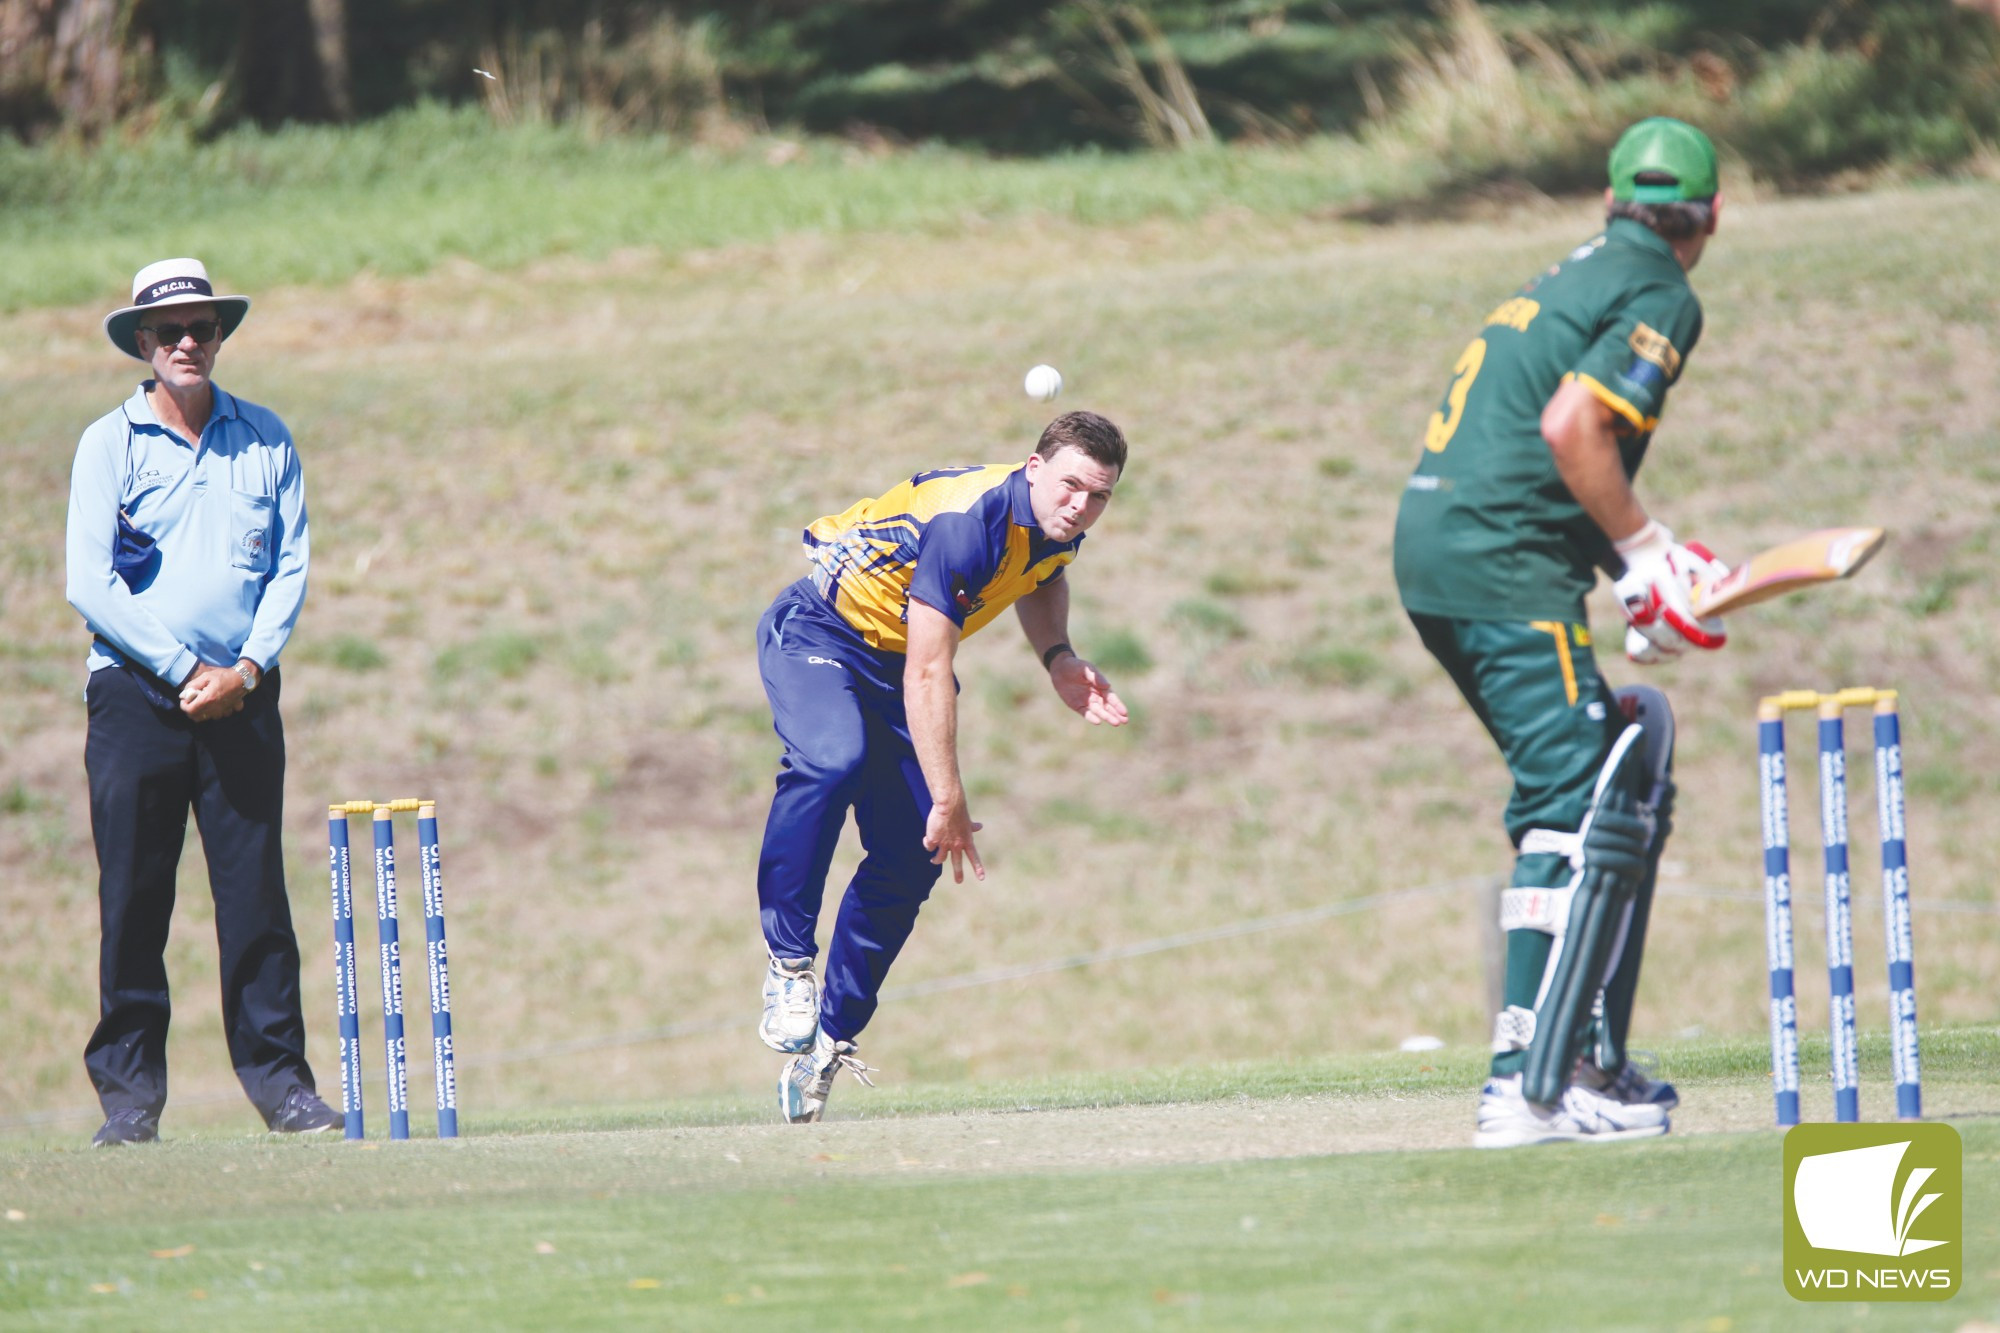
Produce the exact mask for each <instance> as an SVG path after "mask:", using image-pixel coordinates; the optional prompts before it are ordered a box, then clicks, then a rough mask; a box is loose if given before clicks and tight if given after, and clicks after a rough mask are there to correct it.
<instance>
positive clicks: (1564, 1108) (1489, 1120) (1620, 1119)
mask: <svg viewBox="0 0 2000 1333" xmlns="http://www.w3.org/2000/svg"><path fill="white" fill-rule="evenodd" d="M1666 1132H1667V1113H1666V1112H1665V1111H1664V1110H1662V1109H1661V1108H1660V1107H1657V1106H1648V1105H1639V1106H1628V1105H1626V1104H1625V1103H1623V1102H1619V1101H1613V1100H1612V1099H1611V1098H1609V1097H1607V1096H1605V1095H1604V1094H1603V1093H1601V1092H1598V1091H1597V1090H1596V1089H1594V1088H1586V1087H1584V1086H1583V1085H1582V1084H1580V1083H1573V1084H1571V1085H1570V1086H1569V1087H1567V1088H1565V1089H1563V1095H1562V1098H1561V1100H1560V1101H1558V1102H1557V1103H1556V1104H1555V1105H1554V1106H1541V1105H1537V1104H1536V1103H1534V1102H1531V1101H1529V1100H1528V1099H1527V1098H1525V1097H1523V1096H1522V1095H1521V1076H1520V1075H1519V1074H1514V1075H1511V1076H1509V1077H1507V1078H1494V1079H1488V1080H1487V1082H1486V1086H1485V1087H1484V1088H1481V1089H1480V1091H1479V1127H1478V1129H1477V1130H1476V1131H1475V1132H1474V1133H1473V1136H1472V1146H1473V1147H1475V1148H1519V1147H1525V1146H1526V1145H1528V1144H1533V1143H1610V1142H1612V1141H1614V1140H1621V1141H1622V1140H1625V1139H1650V1138H1657V1137H1658V1136H1660V1135H1661V1134H1664V1133H1666Z"/></svg>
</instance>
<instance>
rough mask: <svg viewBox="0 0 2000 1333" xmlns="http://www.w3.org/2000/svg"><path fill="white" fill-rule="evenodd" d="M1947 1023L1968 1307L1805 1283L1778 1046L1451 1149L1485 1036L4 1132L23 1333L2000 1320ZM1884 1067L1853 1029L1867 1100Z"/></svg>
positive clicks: (1971, 1099) (1787, 1324)
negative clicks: (160, 1130) (348, 1120)
mask: <svg viewBox="0 0 2000 1333" xmlns="http://www.w3.org/2000/svg"><path fill="white" fill-rule="evenodd" d="M1925 1036H1926V1052H1925V1055H1926V1069H1925V1075H1926V1083H1925V1094H1926V1098H1927V1105H1926V1109H1927V1111H1928V1112H1929V1113H1930V1114H1931V1115H1932V1116H1933V1117H1937V1118H1946V1119H1950V1120H1952V1121H1953V1122H1954V1123H1956V1124H1957V1126H1958V1128H1959V1130H1960V1132H1961V1134H1962V1135H1963V1138H1964V1142H1965V1149H1966V1160H1967V1163H1968V1170H1967V1171H1966V1177H1965V1178H1966V1192H1967V1197H1966V1199H1965V1200H1964V1214H1965V1222H1966V1244H1967V1258H1966V1262H1965V1265H1964V1272H1965V1287H1966V1289H1965V1290H1964V1291H1963V1292H1961V1293H1960V1294H1959V1295H1958V1296H1957V1297H1955V1298H1954V1299H1953V1300H1952V1301H1951V1302H1950V1303H1949V1304H1948V1305H1944V1306H1937V1305H1926V1306H1878V1307H1863V1306H1859V1305H1842V1306H1821V1307H1812V1308H1808V1307H1804V1306H1800V1305H1798V1304H1796V1303H1794V1302H1793V1301H1792V1300H1791V1298H1790V1297H1789V1296H1787V1295H1786V1294H1785V1292H1784V1289H1783V1286H1782V1280H1781V1273H1780V1266H1779V1245H1780V1233H1779V1184H1778V1182H1779V1169H1780V1166H1779V1163H1780V1143H1781V1138H1780V1136H1779V1134H1778V1133H1777V1132H1776V1131H1775V1130H1773V1129H1771V1128H1770V1117H1771V1106H1770V1098H1769V1087H1768V1078H1767V1077H1766V1076H1765V1075H1764V1074H1763V1073H1762V1072H1761V1071H1762V1056H1763V1051H1762V1049H1761V1047H1760V1046H1759V1045H1758V1044H1756V1043H1754V1042H1752V1043H1718V1042H1706V1043H1701V1044H1694V1045H1687V1046H1682V1047H1675V1048H1671V1049H1669V1050H1668V1051H1666V1052H1664V1053H1663V1056H1662V1061H1663V1063H1662V1067H1661V1070H1660V1072H1661V1074H1662V1075H1664V1076H1669V1077H1672V1078H1673V1079H1674V1080H1675V1081H1676V1082H1677V1083H1678V1085H1679V1086H1680V1088H1681V1090H1682V1094H1683V1105H1682V1109H1681V1110H1680V1112H1678V1113H1677V1115H1676V1117H1675V1119H1676V1127H1675V1133H1674V1134H1673V1135H1672V1136H1671V1137H1669V1138H1666V1139H1661V1140H1654V1141H1649V1142H1643V1143H1634V1144H1624V1145H1616V1146H1579V1147H1568V1146H1565V1147H1555V1148H1540V1149H1530V1150H1515V1151H1509V1152H1500V1153H1482V1152H1474V1151H1471V1150H1469V1149H1467V1148H1465V1147H1464V1146H1463V1145H1464V1144H1465V1143H1466V1141H1467V1139H1468V1137H1469V1129H1470V1123H1471V1111H1472V1104H1473V1096H1474V1091H1475V1089H1476V1087H1477V1085H1478V1081H1479V1079H1480V1076H1481V1066H1482V1064H1483V1057H1482V1056H1481V1055H1480V1054H1479V1053H1478V1052H1476V1051H1470V1050H1463V1049H1459V1050H1451V1051H1443V1052H1436V1053H1431V1054H1426V1055H1421V1056H1418V1055H1404V1056H1376V1057H1362V1058H1355V1057H1347V1058H1341V1059H1337V1060H1324V1061H1309V1062H1298V1061H1293V1062H1285V1063H1269V1064H1257V1065H1244V1066H1228V1067H1206V1068H1192V1069H1181V1070H1170V1071H1153V1072H1147V1073H1138V1074H1131V1073H1128V1074H1120V1075H1114V1076H1105V1077H1100V1078H1096V1079H1088V1078H1082V1077H1078V1076H1068V1077H1064V1078H1061V1079H1051V1080H1042V1081H1037V1082H1017V1083H1004V1084H1003V1083H992V1084H980V1085H950V1086H940V1085H932V1086H922V1087H916V1088H901V1089H899V1088H896V1087H894V1086H891V1087H888V1088H885V1089H883V1090H881V1091H879V1092H874V1093H871V1092H869V1091H867V1090H866V1089H863V1088H861V1087H859V1086H858V1085H856V1084H853V1083H851V1082H843V1083H842V1084H841V1085H840V1086H839V1087H838V1088H837V1090H836V1094H835V1100H834V1102H833V1103H832V1106H831V1114H832V1115H833V1116H834V1118H833V1119H830V1120H828V1121H827V1122H825V1123H822V1124H820V1125H815V1126H800V1127H793V1126H786V1125H780V1124H772V1123H769V1122H768V1120H767V1119H766V1117H767V1116H768V1115H769V1114H770V1110H769V1108H768V1107H766V1106H765V1105H763V1104H762V1103H761V1102H751V1101H748V1100H745V1099H706V1100H702V1101H690V1102H685V1103H678V1104H669V1105H666V1106H659V1107H627V1108H620V1109H602V1108H596V1109H587V1110H579V1111H575V1112H568V1113H554V1114H549V1115H544V1116H541V1117H539V1118H533V1119H531V1118H526V1117H516V1118H512V1119H504V1120H481V1119H480V1118H478V1117H477V1116H476V1115H475V1114H468V1127H469V1129H470V1133H469V1134H468V1136H467V1137H465V1138H462V1139H459V1140H456V1141H453V1142H442V1143H441V1142H437V1141H435V1140H429V1141H427V1140H423V1139H419V1140H416V1141H413V1142H410V1143H399V1144H389V1143H383V1142H379V1141H374V1140H371V1141H369V1142H367V1143H365V1144H350V1143H343V1142H341V1141H339V1140H337V1139H325V1138H322V1139H317V1140H307V1141H297V1140H286V1141H278V1140H274V1139H270V1138H266V1137H252V1136H248V1135H242V1134H228V1133H220V1132H213V1131H209V1132H197V1133H192V1134H179V1135H176V1134H174V1133H173V1129H172V1123H171V1121H170V1122H169V1126H168V1128H169V1139H168V1141H166V1142H164V1143H162V1144H160V1145H158V1146H154V1147H148V1148H141V1149H125V1150H120V1151H117V1152H115V1153H113V1152H103V1153H97V1152H90V1151H87V1150H84V1149H82V1148H81V1147H80V1140H78V1139H76V1138H75V1137H74V1136H69V1137H65V1138H64V1139H62V1140H61V1141H60V1142H61V1145H62V1146H56V1141H55V1140H48V1141H39V1142H38V1141H33V1140H29V1139H24V1138H21V1137H18V1136H16V1137H15V1138H13V1139H12V1140H10V1141H7V1142H6V1143H5V1146H0V1206H4V1209H5V1217H6V1220H5V1221H4V1222H0V1228H4V1229H0V1323H4V1324H6V1325H8V1326H9V1327H55V1326H61V1327H121V1328H122V1327H133V1326H135V1325H136V1326H144V1327H148V1328H158V1329H172V1328H192V1327H201V1328H209V1329H212V1328H217V1327H253V1326H254V1327H260V1328H261V1327H270V1326H272V1325H273V1324H281V1325H295V1326H305V1327H331V1326H334V1325H341V1326H348V1327H356V1328H371V1327H392V1326H396V1325H408V1324H410V1323H412V1322H413V1321H415V1320H418V1319H421V1320H422V1321H423V1323H424V1324H425V1325H426V1326H427V1327H439V1328H444V1327H468V1328H480V1327H500V1326H505V1327H535V1328H588V1327H635V1326H650V1327H669V1326H670V1327H674V1328H705V1327H745V1326H754V1327H778V1326H781V1325H783V1324H787V1323H790V1322H791V1321H801V1322H802V1323H804V1324H809V1325H811V1326H813V1327H824V1328H840V1327H860V1326H866V1327H869V1328H884V1327H951V1328H1044V1327H1045V1328H1065V1327H1069V1328H1131V1327H1145V1328H1157V1327H1168V1328H1175V1327H1205V1328H1232V1329H1235V1328H1254V1327H1264V1328H1301V1327H1329V1328H1331V1327H1339V1328H1480V1327H1489V1328H1517V1327H1527V1326H1537V1327H1564V1326H1572V1325H1588V1326H1590V1327H1593V1328H1603V1329H1615V1328H1634V1329H1641V1328H1643V1329H1660V1328H1687V1329H1707V1330H1720V1329H1731V1330H1738V1329H1754V1328H1799V1327H1811V1328H1815V1329H1818V1328H1844V1327H1850V1326H1851V1327H1864V1328H1870V1329H1874V1328H1903V1327H1911V1328H1938V1327H1945V1328H1959V1327H1973V1328H1977V1327H1980V1324H1979V1323H1978V1320H1980V1319H1982V1318H1986V1319H1991V1318H1992V1317H1993V1316H1994V1314H1995V1312H1996V1310H2000V1267H1996V1265H1995V1263H1994V1261H1993V1256H1994V1255H1995V1254H2000V1190H1996V1176H1995V1174H1994V1173H1993V1172H1992V1171H1991V1170H1986V1169H1980V1168H1979V1167H1978V1166H1977V1165H1976V1164H1978V1163H1990V1162H1992V1161H1993V1160H1994V1159H1995V1157H1996V1155H2000V1119H1996V1118H1995V1116H1996V1113H2000V1078H1996V1076H1995V1073H1994V1070H1995V1068H1996V1056H2000V1036H1996V1034H1995V1033H1994V1032H1992V1031H1991V1030H1989V1029H1977V1030H1951V1029H1940V1030H1935V1031H1932V1032H1928V1033H1926V1034H1925ZM1805 1058H1806V1060H1807V1061H1808V1062H1809V1063H1808V1066H1807V1068H1808V1069H1809V1070H1811V1071H1814V1072H1818V1071H1819V1070H1823V1068H1824V1050H1823V1048H1821V1049H1810V1048H1809V1049H1808V1050H1807V1051H1806V1052H1805ZM1813 1062H1817V1063H1813ZM1886 1063H1887V1060H1886V1045H1885V1043H1884V1042H1882V1041H1880V1040H1877V1041H1875V1042H1873V1043H1871V1044H1868V1045H1867V1046H1865V1047H1864V1059H1863V1092H1864V1099H1865V1100H1864V1114H1868V1115H1871V1116H1874V1115H1880V1114H1882V1113H1883V1110H1884V1107H1883V1101H1884V1100H1885V1097H1886V1074H1887V1070H1886ZM1823 1082H1824V1077H1823V1075H1821V1077H1820V1078H1819V1080H1818V1082H1817V1083H1814V1084H1813V1086H1812V1087H1811V1088H1810V1089H1809V1092H1808V1114H1809V1115H1813V1116H1820V1115H1824V1114H1825V1113H1826V1108H1825V1107H1824V1106H1823V1105H1821V1104H1820V1103H1822V1102H1825V1101H1826V1100H1827V1096H1826V1093H1825V1089H1824V1088H1822V1087H1820V1086H1818V1083H1823ZM377 1128H378V1129H379V1126H378V1127H377ZM1611 1273H1615V1274H1616V1275H1617V1277H1616V1279H1615V1283H1614V1285H1613V1286H1612V1287H1611V1289H1609V1290H1608V1291H1607V1289H1606V1287H1605V1285H1604V1283H1605V1281H1606V1278H1605V1276H1604V1275H1606V1274H1611Z"/></svg>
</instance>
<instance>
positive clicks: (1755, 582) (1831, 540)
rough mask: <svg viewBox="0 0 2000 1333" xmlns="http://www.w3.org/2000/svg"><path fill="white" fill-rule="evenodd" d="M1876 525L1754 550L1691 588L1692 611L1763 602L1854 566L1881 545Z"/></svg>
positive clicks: (1715, 612) (1709, 612) (1717, 611)
mask: <svg viewBox="0 0 2000 1333" xmlns="http://www.w3.org/2000/svg"><path fill="white" fill-rule="evenodd" d="M1887 537H1888V533H1887V532H1886V531H1885V530H1883V529H1881V528H1826V529H1824V530H1822V531H1820V532H1810V533H1807V534H1806V535H1805V536H1803V537H1799V538H1797V539H1795V540H1793V541H1788V542H1785V543H1784V544H1782V545H1779V546H1773V547H1772V548H1770V549H1769V550H1768V551H1759V552H1758V553H1757V554H1756V555H1753V556H1751V557H1750V558H1749V559H1748V560H1745V561H1744V562H1743V563H1742V564H1740V565H1738V566H1737V567H1736V568H1734V569H1732V570H1730V571H1729V572H1728V573H1727V574H1725V575H1723V576H1722V577H1721V578H1719V579H1716V580H1715V581H1714V582H1713V583H1704V584H1702V585H1701V586H1700V587H1698V588H1696V589H1695V590H1694V609H1695V613H1696V614H1697V615H1702V616H1719V615H1724V614H1726V613H1728V612H1730V611H1737V610H1741V609H1742V608H1743V607H1746V606H1755V605H1756V604H1757V603H1759V602H1768V601H1770V600H1771V599H1772V598H1773V597H1782V596H1784V595H1785V594H1786V593H1788V592H1796V591H1797V590H1798V589H1800V588H1809V587H1811V586H1812V585H1814V584H1816V583H1831V582H1833V581H1834V580H1836V579H1844V578H1847V577H1848V576H1849V575H1851V574H1853V573H1854V572H1855V571H1857V570H1859V569H1860V568H1861V567H1862V566H1863V565H1865V564H1867V563H1868V560H1869V558H1870V557H1871V556H1873V555H1874V554H1875V552H1877V551H1879V550H1881V549H1882V543H1883V541H1884V540H1886V539H1887Z"/></svg>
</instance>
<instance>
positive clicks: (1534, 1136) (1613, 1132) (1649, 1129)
mask: <svg viewBox="0 0 2000 1333" xmlns="http://www.w3.org/2000/svg"><path fill="white" fill-rule="evenodd" d="M1669 1128H1671V1126H1669V1125H1664V1124H1661V1125H1645V1126H1642V1127H1640V1128H1637V1129H1606V1130H1598V1131H1596V1132H1595V1133H1578V1132H1572V1131H1567V1130H1545V1131H1540V1132H1523V1131H1520V1130H1485V1129H1478V1130H1474V1131H1473V1133H1472V1146H1473V1147H1475V1148H1532V1147H1535V1146H1537V1145H1538V1144H1543V1143H1623V1142H1625V1141H1627V1140H1630V1139H1657V1138H1659V1137H1660V1136H1661V1135H1663V1134H1665V1133H1666V1132H1667V1130H1668V1129H1669Z"/></svg>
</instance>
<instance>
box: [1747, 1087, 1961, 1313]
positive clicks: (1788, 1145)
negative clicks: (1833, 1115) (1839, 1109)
mask: <svg viewBox="0 0 2000 1333" xmlns="http://www.w3.org/2000/svg"><path fill="white" fill-rule="evenodd" d="M1964 1240H1965V1148H1964V1145H1963V1144H1961V1143H1960V1142H1959V1138H1958V1131H1957V1130H1955V1129H1953V1128H1952V1127H1951V1126H1950V1125H1927V1124H1881V1125H1824V1124H1822V1125H1796V1126H1794V1127H1793V1128H1792V1129H1790V1130H1788V1131H1787V1132H1786V1134H1785V1290H1786V1291H1789V1292H1790V1293H1791V1294H1792V1295H1793V1296H1795V1297H1797V1298H1798V1299H1799V1300H1802V1301H1945V1300H1950V1299H1951V1298H1952V1297H1953V1296H1956V1295H1957V1294H1958V1287H1959V1278H1960V1275H1961V1274H1962V1273H1963V1271H1964V1268H1965V1255H1964V1249H1965V1245H1964Z"/></svg>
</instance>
